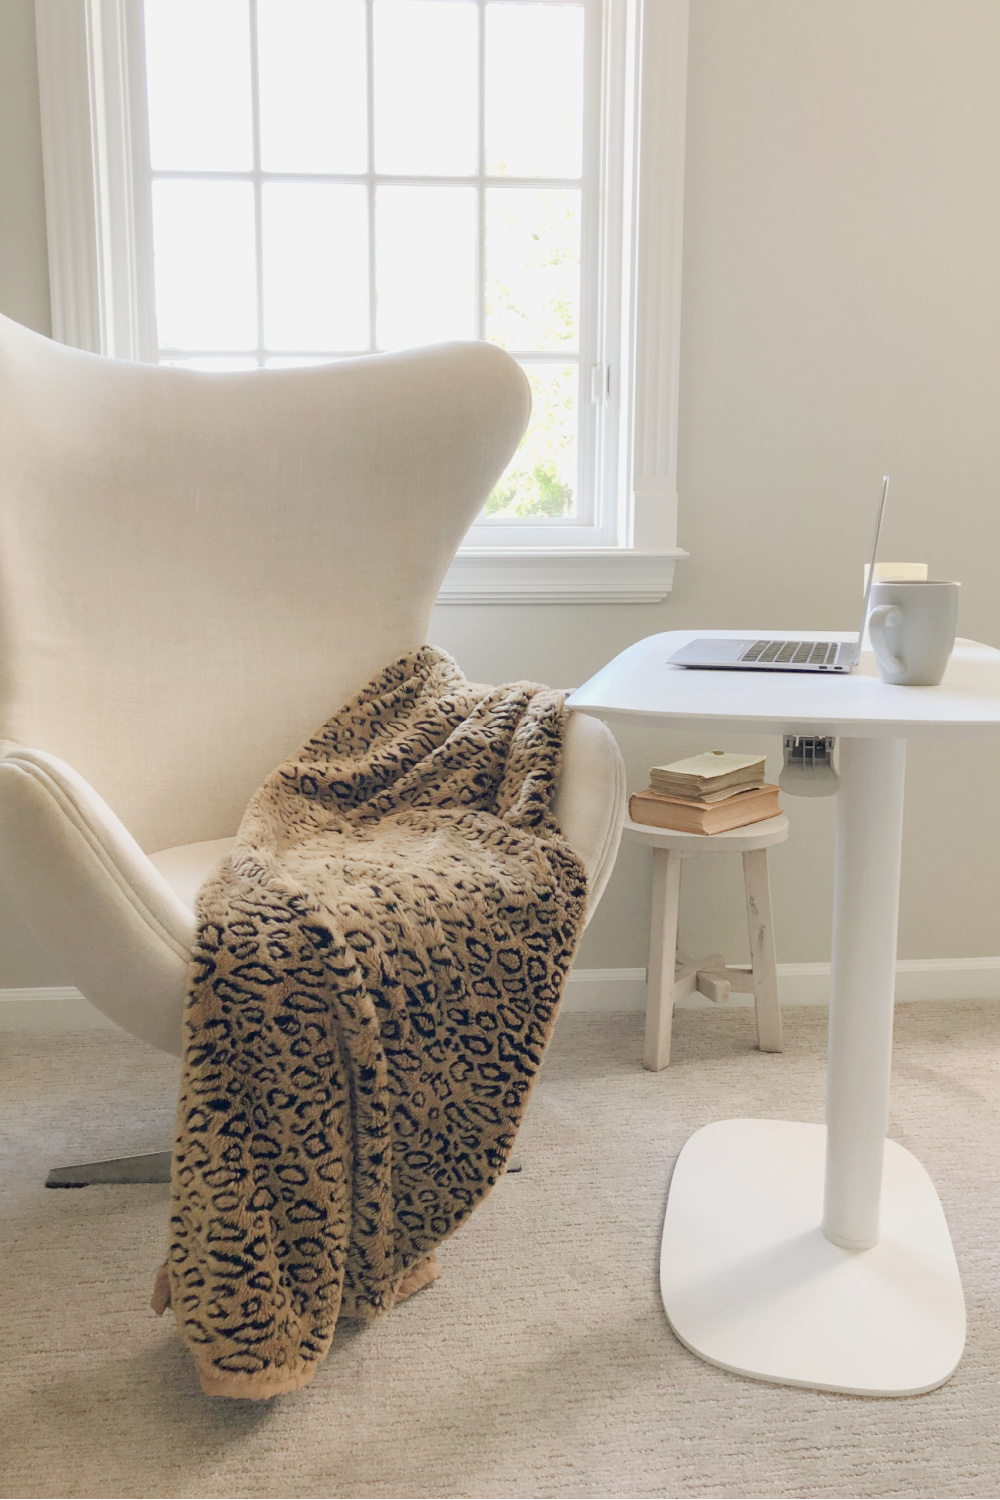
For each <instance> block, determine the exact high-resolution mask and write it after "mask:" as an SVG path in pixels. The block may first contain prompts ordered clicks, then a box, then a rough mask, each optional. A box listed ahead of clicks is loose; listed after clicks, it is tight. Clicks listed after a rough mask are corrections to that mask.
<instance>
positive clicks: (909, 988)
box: [0, 958, 1000, 1031]
mask: <svg viewBox="0 0 1000 1500" xmlns="http://www.w3.org/2000/svg"><path fill="white" fill-rule="evenodd" d="M778 990H779V994H780V997H781V1003H782V1005H783V1006H794V1005H826V1004H828V1002H829V998H830V965H829V964H828V963H824V964H779V965H778ZM896 1000H897V1002H905V1001H914V1000H916V1001H922V1000H926V1001H932V1000H933V1001H938V1002H942V1001H952V1000H1000V958H901V959H900V960H899V962H898V964H897V965H896ZM752 1004H753V996H752V995H749V994H745V993H741V994H736V995H733V997H732V999H731V1000H729V1001H727V1005H728V1006H730V1007H742V1006H748V1005H752ZM712 1005H713V1002H712V1001H711V1000H708V999H707V998H706V997H705V996H704V995H699V994H694V995H690V996H688V998H687V999H686V1000H681V1001H679V1002H678V1009H679V1010H681V1009H683V1010H706V1009H710V1008H712ZM645 1008H646V971H645V969H574V970H573V972H572V973H571V974H570V976H569V981H568V983H567V985H566V996H565V999H564V1000H563V1010H564V1011H616V1010H637V1011H642V1010H645ZM114 1024H115V1023H114V1022H113V1021H110V1020H108V1018H107V1016H105V1015H102V1014H101V1012H100V1011H99V1010H96V1009H95V1008H94V1006H93V1005H91V1004H90V1003H89V1002H88V1001H86V1000H85V999H84V998H83V996H82V995H81V994H80V991H79V990H75V989H73V988H72V987H71V986H70V985H54V986H48V987H41V988H32V989H9V990H0V1031H97V1030H101V1029H104V1028H106V1027H113V1026H114Z"/></svg>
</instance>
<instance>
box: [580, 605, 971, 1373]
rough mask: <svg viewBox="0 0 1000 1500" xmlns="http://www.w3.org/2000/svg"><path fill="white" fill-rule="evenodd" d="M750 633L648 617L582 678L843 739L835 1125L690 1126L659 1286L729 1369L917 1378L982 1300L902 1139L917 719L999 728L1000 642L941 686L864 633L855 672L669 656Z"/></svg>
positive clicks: (833, 1015)
mask: <svg viewBox="0 0 1000 1500" xmlns="http://www.w3.org/2000/svg"><path fill="white" fill-rule="evenodd" d="M744 633H745V632H737V631H733V630H727V631H716V632H712V631H704V630H703V631H673V632H670V633H668V634H664V635H655V636H650V637H649V638H648V639H646V640H644V641H639V642H637V643H636V644H635V645H634V646H630V647H629V649H628V650H627V651H623V652H622V654H621V655H620V656H618V657H616V658H615V660H614V661H612V662H610V663H609V665H608V666H606V667H604V668H603V669H602V670H601V671H600V672H598V673H597V674H596V675H595V676H594V677H592V678H591V679H590V681H589V682H587V683H585V684H584V685H583V687H581V688H579V689H578V690H577V691H576V692H575V693H573V694H572V695H571V697H570V699H569V706H570V708H571V709H575V710H577V711H578V712H581V713H589V714H594V715H596V716H597V717H598V718H601V719H604V720H606V721H607V722H608V723H609V724H614V723H616V722H626V721H628V720H632V719H635V720H641V721H643V722H644V723H647V724H648V723H649V722H650V721H652V722H655V723H660V724H663V725H664V726H665V727H666V726H670V725H674V726H676V727H677V728H684V729H705V730H709V729H711V730H728V731H730V732H734V733H735V732H740V733H751V732H752V733H768V734H779V735H781V734H800V735H801V734H815V735H836V736H837V737H838V738H839V740H840V745H839V770H840V778H841V786H840V791H839V794H838V803H839V806H838V813H837V867H836V877H835V886H834V910H833V966H832V976H831V988H830V1039H829V1051H828V1061H827V1106H826V1127H825V1128H824V1127H823V1126H820V1125H806V1124H799V1123H794V1122H789V1121H782V1120H724V1121H719V1122H718V1123H716V1124H714V1125H709V1126H706V1127H705V1128H704V1129H703V1130H699V1131H697V1132H696V1134H695V1135H693V1136H692V1137H691V1139H690V1140H689V1141H688V1142H687V1143H686V1144H685V1146H684V1149H683V1150H682V1152H681V1154H680V1156H679V1158H678V1160H677V1165H676V1168H675V1170H674V1175H673V1180H672V1182H671V1185H670V1195H669V1199H668V1203H667V1213H666V1219H665V1222H664V1227H663V1247H662V1252H661V1263H660V1282H661V1289H662V1292H663V1302H664V1307H665V1308H666V1312H667V1317H668V1318H669V1320H670V1324H671V1327H672V1328H673V1330H674V1332H675V1333H676V1334H677V1336H678V1338H680V1340H681V1341H682V1343H684V1344H686V1345H687V1346H688V1348H690V1349H691V1350H693V1351H694V1353H696V1354H699V1355H701V1356H702V1358H704V1359H707V1360H709V1361H710V1362H711V1363H713V1364H717V1365H721V1366H722V1367H723V1368H724V1369H728V1370H734V1371H736V1372H738V1373H739V1374H743V1375H753V1376H756V1377H757V1378H758V1379H762V1380H772V1381H777V1382H779V1383H782V1384H788V1385H804V1386H811V1387H814V1388H818V1389H825V1390H837V1391H850V1392H854V1393H857V1394H863V1395H894V1396H899V1395H913V1394H916V1393H917V1392H920V1391H928V1390H932V1389H933V1388H934V1387H935V1386H938V1385H941V1384H942V1383H943V1382H944V1381H945V1380H947V1379H948V1377H949V1375H951V1374H952V1372H953V1371H954V1369H955V1367H956V1365H957V1364H958V1361H959V1359H960V1358H961V1355H962V1349H963V1347H964V1344H965V1303H964V1298H963V1296H962V1288H961V1283H960V1281H959V1276H958V1268H957V1266H956V1263H955V1256H954V1251H953V1250H952V1246H951V1238H950V1236H949V1234H948V1228H947V1225H946V1224H945V1220H944V1214H943V1212H942V1210H941V1205H940V1202H939V1200H938V1196H937V1193H936V1191H935V1189H934V1185H933V1183H932V1182H931V1180H930V1178H929V1177H928V1175H927V1173H926V1172H925V1170H924V1168H923V1167H922V1166H921V1165H920V1163H919V1162H918V1161H917V1160H916V1158H915V1157H913V1156H912V1155H911V1154H910V1153H909V1152H908V1151H905V1150H904V1149H903V1148H902V1147H901V1146H899V1145H897V1144H896V1143H895V1142H893V1141H886V1139H885V1132H886V1129H887V1125H888V1111H889V1074H890V1065H891V1050H892V1020H893V1000H894V987H895V968H896V931H897V925H898V916H899V869H900V850H901V842H902V821H903V781H904V770H905V761H906V741H907V739H910V738H916V737H931V736H934V737H941V736H945V735H947V736H953V735H965V736H967V735H997V734H1000V651H995V650H994V649H993V648H992V647H989V646H982V645H979V644H978V643H977V642H975V641H962V640H960V641H959V642H958V643H957V644H956V647H955V653H954V656H953V657H952V661H951V663H950V665H949V668H948V672H947V674H946V676H945V679H944V681H943V682H942V683H941V685H940V686H939V687H935V688H910V687H891V686H888V685H886V684H884V683H881V682H879V680H878V678H877V676H876V674H875V665H874V659H873V658H872V656H871V655H870V654H868V653H865V654H864V655H863V656H862V660H861V665H860V667H859V668H858V670H857V671H856V672H854V673H852V674H851V675H850V676H839V675H838V676H829V677H828V676H825V675H823V674H818V673H805V674H800V673H793V672H787V673H786V672H779V673H771V672H727V671H696V670H691V669H690V668H683V667H671V666H668V665H667V657H668V656H670V655H671V654H672V653H673V652H674V651H676V650H677V649H678V648H679V647H680V646H681V645H683V644H684V643H685V642H686V641H689V640H692V639H695V638H696V637H698V636H704V635H711V634H716V635H727V636H732V635H736V634H744ZM768 633H769V634H771V635H773V636H783V637H785V638H787V639H794V638H796V635H797V633H796V632H794V631H773V632H768ZM761 634H763V632H761ZM809 634H810V636H813V637H816V636H818V637H819V638H821V639H823V638H826V639H829V640H835V639H838V638H842V637H838V636H837V635H836V634H833V633H830V634H828V635H826V636H825V637H824V635H823V633H822V632H814V631H811V632H809ZM713 738H714V737H713ZM969 831H970V836H972V835H974V830H973V829H970V830H969ZM778 1065H779V1066H780V1063H779V1064H778ZM942 1129H947V1121H943V1122H942ZM824 1163H825V1167H824Z"/></svg>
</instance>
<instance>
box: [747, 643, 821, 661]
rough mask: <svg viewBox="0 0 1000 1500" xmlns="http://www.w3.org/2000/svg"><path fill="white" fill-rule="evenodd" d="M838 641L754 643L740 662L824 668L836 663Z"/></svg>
mask: <svg viewBox="0 0 1000 1500" xmlns="http://www.w3.org/2000/svg"><path fill="white" fill-rule="evenodd" d="M839 649H840V643H839V641H754V643H753V645H752V646H750V647H749V649H748V650H746V651H744V653H743V655H742V656H741V657H740V661H761V662H763V661H773V662H780V663H781V664H782V665H783V666H785V665H787V666H809V667H825V666H829V665H830V663H831V662H834V661H836V659H837V652H838V650H839Z"/></svg>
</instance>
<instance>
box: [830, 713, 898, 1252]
mask: <svg viewBox="0 0 1000 1500" xmlns="http://www.w3.org/2000/svg"><path fill="white" fill-rule="evenodd" d="M905 772H906V741H905V740H891V739H869V740H860V739H857V740H854V739H849V740H842V741H841V743H840V792H839V794H838V798H837V803H838V805H837V874H836V880H835V883H834V892H833V955H832V956H833V963H832V973H831V977H830V1041H829V1048H828V1051H827V1073H826V1128H827V1138H826V1187H825V1192H824V1197H823V1233H824V1234H825V1235H826V1237H827V1239H828V1240H832V1241H833V1243H834V1244H835V1245H843V1246H844V1247H845V1249H848V1250H867V1249H869V1248H870V1247H871V1246H872V1245H874V1244H875V1243H876V1242H877V1240H878V1232H879V1204H880V1201H881V1195H882V1158H883V1154H884V1147H885V1133H886V1130H887V1129H888V1127H889V1075H890V1072H891V1069H892V1022H893V1007H894V1004H895V993H896V934H897V930H898V927H899V866H900V853H901V849H902V843H903V780H904V776H905Z"/></svg>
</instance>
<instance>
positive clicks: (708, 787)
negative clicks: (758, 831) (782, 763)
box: [628, 750, 781, 833]
mask: <svg viewBox="0 0 1000 1500" xmlns="http://www.w3.org/2000/svg"><path fill="white" fill-rule="evenodd" d="M628 811H629V817H630V818H631V819H632V822H633V823H646V824H649V825H651V826H652V827H654V828H675V829H677V830H678V832H680V833H727V832H728V831H729V829H731V828H743V827H744V826H745V825H746V824H747V823H760V822H762V821H763V819H764V818H775V817H777V815H778V813H779V812H780V811H781V809H780V807H779V806H778V788H777V787H776V786H770V785H769V784H768V783H767V782H766V781H765V780H764V757H763V756H762V755H761V756H753V755H732V754H730V753H729V752H728V751H726V750H706V751H705V753H704V754H703V755H692V756H690V757H689V758H688V759H687V760H675V761H673V762H671V764H670V765H669V766H654V767H653V769H652V770H651V771H650V773H649V786H648V787H647V788H646V790H645V791H644V792H636V793H635V795H634V796H632V797H630V798H629V805H628Z"/></svg>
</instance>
